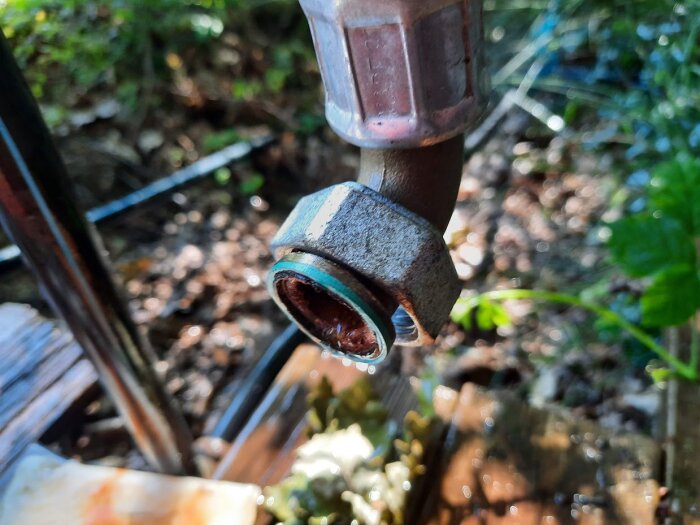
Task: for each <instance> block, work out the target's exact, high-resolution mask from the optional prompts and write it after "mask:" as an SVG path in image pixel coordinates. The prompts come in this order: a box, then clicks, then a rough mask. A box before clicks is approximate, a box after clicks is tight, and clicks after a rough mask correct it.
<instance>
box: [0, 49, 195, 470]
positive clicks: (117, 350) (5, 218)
mask: <svg viewBox="0 0 700 525" xmlns="http://www.w3.org/2000/svg"><path fill="white" fill-rule="evenodd" d="M0 93H2V96H1V97H0V220H1V222H2V225H3V227H4V228H5V231H6V232H7V234H8V236H9V237H10V238H11V239H12V240H13V241H14V242H15V244H17V246H18V247H19V248H20V249H21V250H22V253H23V256H24V259H25V262H26V263H27V265H28V266H29V267H30V268H31V269H32V271H33V272H34V274H35V275H36V277H37V278H38V280H39V282H40V283H41V285H42V287H43V290H44V292H45V295H46V296H47V299H48V300H49V302H50V304H51V305H52V307H53V308H54V310H55V311H56V312H57V313H58V314H59V315H61V317H63V318H64V319H65V320H66V322H67V323H68V325H69V327H70V328H71V330H72V331H73V334H74V336H75V338H76V340H77V341H78V342H79V343H80V345H81V346H82V348H83V349H84V351H85V352H86V354H87V355H88V356H89V358H90V359H91V361H92V362H93V364H94V365H95V368H96V369H97V371H98V374H99V376H100V379H101V381H102V384H103V386H104V387H105V389H106V390H107V391H108V392H109V393H110V395H111V396H112V399H113V400H114V402H115V404H116V405H117V407H118V409H119V411H120V412H121V414H122V415H123V416H124V418H125V420H126V423H127V426H128V428H129V430H130V432H131V434H132V436H133V437H134V440H135V441H136V442H137V444H138V445H139V447H140V448H141V450H142V451H143V453H144V455H145V456H146V458H148V460H149V461H150V462H151V463H152V464H153V466H154V467H156V468H157V469H158V470H161V471H163V472H167V473H185V472H194V467H193V465H192V459H191V455H190V454H191V451H190V448H191V438H190V436H189V432H188V430H187V427H186V425H185V422H184V420H183V419H182V417H181V416H180V415H179V414H178V413H177V411H176V410H175V409H174V408H173V406H172V405H171V403H170V400H169V399H168V398H167V396H166V394H165V392H164V391H163V389H162V388H161V386H160V385H159V384H158V382H157V380H156V378H155V375H154V372H153V370H152V369H151V362H152V355H151V354H152V352H151V351H150V348H149V347H148V346H147V344H146V342H145V340H144V339H143V337H142V336H141V334H140V333H139V332H138V330H137V329H136V328H135V326H134V324H133V322H132V321H131V319H130V316H129V313H128V311H127V310H126V308H125V306H124V303H123V301H122V298H121V297H120V295H119V292H118V291H117V288H116V286H115V285H114V282H113V280H112V275H111V273H110V271H109V269H108V265H107V263H106V261H105V258H104V253H103V249H102V248H101V247H100V246H99V241H98V240H97V237H96V235H95V234H94V232H93V230H92V229H91V226H90V225H89V224H88V223H87V222H86V221H85V219H84V217H83V214H82V212H81V211H80V210H78V209H77V208H76V205H75V202H76V201H75V199H74V198H73V195H72V190H71V187H70V183H69V180H68V177H67V175H66V173H65V168H64V165H63V163H62V160H61V158H60V156H59V154H58V152H57V150H56V148H55V146H54V144H53V142H52V140H51V137H50V135H49V132H48V130H47V128H46V126H45V125H44V123H43V121H42V119H41V115H40V113H39V108H38V107H37V105H36V103H35V102H34V100H33V98H32V96H31V94H30V91H29V88H28V87H27V85H26V84H25V82H24V80H23V79H22V77H21V73H20V71H19V70H18V68H17V66H16V64H15V63H14V60H13V58H12V55H11V53H10V51H9V48H8V46H7V45H6V42H5V41H4V39H3V38H2V37H1V36H0Z"/></svg>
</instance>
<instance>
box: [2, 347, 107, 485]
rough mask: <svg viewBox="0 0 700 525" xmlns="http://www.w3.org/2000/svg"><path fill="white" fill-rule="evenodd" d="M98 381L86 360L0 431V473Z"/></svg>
mask: <svg viewBox="0 0 700 525" xmlns="http://www.w3.org/2000/svg"><path fill="white" fill-rule="evenodd" d="M96 381H97V373H96V372H95V369H94V368H93V367H92V365H91V364H90V363H89V362H88V361H85V360H81V361H78V363H77V364H76V365H75V366H73V367H72V368H71V369H70V370H68V371H67V372H66V373H65V374H64V375H63V377H61V379H60V380H59V381H57V382H56V383H54V384H53V385H51V386H50V387H49V388H48V389H47V390H45V391H44V392H42V394H41V395H39V396H37V398H36V399H35V400H34V401H33V402H32V403H31V404H30V405H29V406H27V407H26V408H25V409H24V410H23V411H22V412H21V413H20V414H19V415H18V416H17V417H15V418H14V419H13V420H12V421H11V422H10V424H9V425H8V426H7V427H5V428H4V429H3V430H2V432H0V473H1V472H3V471H4V470H5V469H7V468H8V467H9V466H10V464H11V463H12V462H13V461H14V460H16V459H17V457H18V456H19V455H20V454H21V453H22V451H23V450H24V449H25V448H26V447H27V446H28V445H30V444H31V443H33V442H34V441H36V440H38V439H39V438H40V437H41V436H42V435H43V433H44V432H45V431H46V429H48V428H49V427H50V426H51V425H52V424H53V423H54V422H55V421H56V420H57V419H58V418H59V417H60V416H61V414H63V412H65V411H66V410H67V409H68V408H70V406H71V405H72V404H73V403H75V401H76V400H77V399H78V398H79V397H80V396H82V395H83V394H84V393H85V391H86V390H87V389H88V388H89V387H90V386H91V385H93V384H94V383H95V382H96Z"/></svg>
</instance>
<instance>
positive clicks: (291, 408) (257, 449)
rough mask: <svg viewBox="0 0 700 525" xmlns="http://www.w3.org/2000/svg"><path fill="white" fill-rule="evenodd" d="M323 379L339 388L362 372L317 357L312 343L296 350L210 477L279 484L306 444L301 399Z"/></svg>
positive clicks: (318, 352) (303, 404)
mask: <svg viewBox="0 0 700 525" xmlns="http://www.w3.org/2000/svg"><path fill="white" fill-rule="evenodd" d="M324 375H325V376H328V377H329V378H330V379H331V382H332V383H333V385H334V387H335V388H336V389H343V388H346V387H348V386H350V385H351V384H352V383H353V382H354V381H356V380H357V379H359V378H360V377H361V376H362V373H361V372H360V371H358V370H357V368H355V367H354V366H343V364H342V363H341V362H340V361H339V360H337V359H333V358H330V357H324V356H322V355H321V352H320V351H319V350H318V348H317V347H315V346H313V345H301V346H300V347H299V348H297V350H296V351H295V352H294V354H293V355H292V357H291V358H290V359H289V361H288V362H287V364H286V365H285V366H284V368H283V369H282V371H281V372H280V373H279V374H278V376H277V378H276V379H275V382H274V383H273V385H272V387H271V388H270V390H268V392H267V394H266V395H265V397H264V398H263V399H262V400H261V403H260V406H259V407H258V409H257V410H256V411H255V412H254V413H253V415H252V417H251V419H250V421H248V423H247V424H246V426H245V427H244V428H243V430H242V431H241V434H240V435H239V436H238V438H237V439H236V440H235V441H234V442H233V444H232V445H231V448H230V449H229V451H228V452H227V454H226V455H225V456H224V458H223V459H222V460H221V463H220V464H219V466H218V468H217V469H216V471H215V473H214V476H213V477H214V479H224V480H228V481H238V482H242V483H255V484H257V485H260V486H265V485H271V484H274V483H277V482H279V481H280V480H281V479H282V478H283V477H284V476H285V475H286V473H287V472H288V471H289V468H290V467H291V464H292V461H294V451H295V450H296V448H297V447H298V446H299V445H301V444H302V443H303V442H305V441H306V433H305V432H304V429H305V428H306V423H305V417H306V396H307V394H308V393H309V391H310V390H311V389H312V388H313V387H314V386H315V385H316V384H318V382H319V381H320V380H321V378H322V377H323V376H324Z"/></svg>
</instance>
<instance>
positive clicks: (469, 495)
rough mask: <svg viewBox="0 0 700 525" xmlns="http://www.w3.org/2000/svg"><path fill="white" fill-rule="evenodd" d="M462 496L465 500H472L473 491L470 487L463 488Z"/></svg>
mask: <svg viewBox="0 0 700 525" xmlns="http://www.w3.org/2000/svg"><path fill="white" fill-rule="evenodd" d="M462 494H463V495H464V497H465V498H467V499H472V489H471V488H470V487H469V485H464V486H463V487H462Z"/></svg>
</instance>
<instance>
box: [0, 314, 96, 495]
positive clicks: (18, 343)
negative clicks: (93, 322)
mask: <svg viewBox="0 0 700 525" xmlns="http://www.w3.org/2000/svg"><path fill="white" fill-rule="evenodd" d="M96 381H97V374H96V372H95V370H94V369H93V367H92V365H91V364H90V363H89V362H87V361H86V360H85V359H84V358H83V356H82V350H81V348H80V347H79V346H78V344H77V343H76V342H75V341H74V340H73V338H72V336H71V335H70V333H68V332H67V331H66V330H62V329H60V328H59V327H58V326H57V325H56V324H55V323H54V322H52V321H49V320H47V319H44V318H43V317H41V316H40V315H39V314H38V313H37V312H36V311H35V310H33V309H32V308H30V307H28V306H25V305H19V304H12V303H7V304H3V305H0V483H2V479H3V473H4V472H6V471H7V470H8V469H9V467H10V466H11V465H12V463H13V462H14V461H15V460H16V459H17V458H18V457H19V456H20V455H21V453H22V451H23V450H24V449H25V448H26V447H27V446H28V445H30V444H31V443H33V442H35V441H36V440H38V439H39V438H40V437H41V436H42V434H43V433H44V432H45V431H46V430H47V429H48V428H49V427H50V426H51V425H52V424H54V423H55V422H56V421H57V420H58V419H59V418H60V417H61V415H62V414H63V413H64V412H65V411H66V410H67V409H68V408H70V407H71V406H72V405H73V404H74V403H75V401H76V400H77V399H78V398H80V397H81V396H82V395H83V394H84V393H85V392H86V391H87V390H88V389H89V388H90V387H91V386H92V385H94V384H95V382H96Z"/></svg>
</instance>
